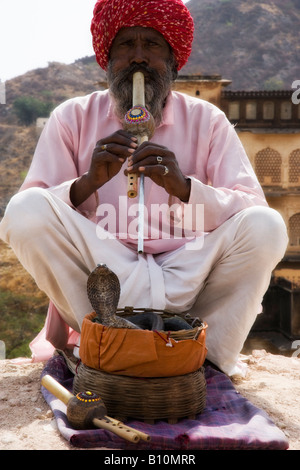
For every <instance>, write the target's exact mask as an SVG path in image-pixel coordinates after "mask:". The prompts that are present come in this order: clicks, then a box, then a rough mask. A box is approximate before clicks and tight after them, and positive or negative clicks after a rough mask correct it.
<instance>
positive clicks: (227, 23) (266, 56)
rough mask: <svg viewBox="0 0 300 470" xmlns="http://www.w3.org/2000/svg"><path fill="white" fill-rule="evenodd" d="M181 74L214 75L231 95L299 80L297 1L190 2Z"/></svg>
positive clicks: (299, 6)
mask: <svg viewBox="0 0 300 470" xmlns="http://www.w3.org/2000/svg"><path fill="white" fill-rule="evenodd" d="M187 6H188V8H189V9H190V11H191V13H192V15H193V17H194V19H195V24H196V31H195V40H194V44H193V52H192V56H191V58H190V61H189V63H188V65H187V66H186V67H185V68H184V69H183V71H184V72H185V73H195V72H197V73H202V74H211V73H219V74H221V75H222V76H223V78H227V79H230V80H232V81H233V83H232V86H231V89H233V90H262V89H265V88H267V89H270V88H284V89H290V88H291V84H292V82H293V81H294V80H296V79H299V78H300V43H299V28H300V0H284V1H283V0H262V1H258V0H248V1H247V2H245V1H244V0H201V1H199V0H190V1H189V2H188V3H187Z"/></svg>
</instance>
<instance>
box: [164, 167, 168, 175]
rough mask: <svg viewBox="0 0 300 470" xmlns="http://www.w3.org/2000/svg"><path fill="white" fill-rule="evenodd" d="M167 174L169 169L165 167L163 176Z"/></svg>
mask: <svg viewBox="0 0 300 470" xmlns="http://www.w3.org/2000/svg"><path fill="white" fill-rule="evenodd" d="M168 173H169V168H168V167H167V166H165V172H164V174H163V176H166V175H167V174H168Z"/></svg>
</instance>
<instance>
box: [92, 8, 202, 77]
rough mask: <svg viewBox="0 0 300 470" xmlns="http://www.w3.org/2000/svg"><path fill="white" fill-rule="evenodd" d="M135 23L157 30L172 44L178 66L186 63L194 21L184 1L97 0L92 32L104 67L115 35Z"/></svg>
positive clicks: (99, 60) (95, 49) (95, 47)
mask: <svg viewBox="0 0 300 470" xmlns="http://www.w3.org/2000/svg"><path fill="white" fill-rule="evenodd" d="M132 26H144V27H147V28H153V29H156V30H157V31H158V32H160V33H161V34H162V35H163V36H164V38H165V40H166V41H167V42H168V43H169V44H170V46H171V47H172V49H173V52H174V55H175V58H176V60H177V69H178V70H180V69H181V68H182V67H183V66H184V65H185V63H186V62H187V60H188V58H189V56H190V53H191V50H192V42H193V33H194V22H193V19H192V17H191V14H190V12H189V10H188V9H187V7H186V6H185V5H184V3H183V2H182V1H181V0H98V1H97V3H96V5H95V8H94V17H93V20H92V24H91V32H92V35H93V46H94V51H95V54H96V59H97V62H98V64H99V65H100V67H102V68H103V69H104V70H106V69H107V64H108V57H109V51H110V48H111V45H112V42H113V40H114V38H115V36H116V34H117V33H118V31H119V30H120V29H121V28H124V27H132Z"/></svg>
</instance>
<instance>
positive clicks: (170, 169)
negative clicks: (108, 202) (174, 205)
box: [125, 142, 191, 202]
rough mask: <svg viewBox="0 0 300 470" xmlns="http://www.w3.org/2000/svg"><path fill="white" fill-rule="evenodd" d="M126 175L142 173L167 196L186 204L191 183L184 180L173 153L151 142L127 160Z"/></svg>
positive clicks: (144, 144)
mask: <svg viewBox="0 0 300 470" xmlns="http://www.w3.org/2000/svg"><path fill="white" fill-rule="evenodd" d="M128 173H144V175H145V176H148V177H149V178H151V179H152V181H154V182H155V183H156V184H158V185H159V186H162V187H163V188H165V190H166V191H167V193H168V194H170V195H172V196H176V197H178V198H179V199H180V200H181V201H183V202H188V200H189V197H190V190H191V181H190V179H188V178H186V177H185V176H184V175H183V174H182V172H181V170H180V168H179V165H178V161H177V159H176V157H175V155H174V153H173V152H171V151H170V150H169V149H168V148H167V147H163V146H162V145H158V144H155V143H153V142H144V143H143V144H142V145H141V146H140V147H138V149H137V150H135V151H134V152H133V153H132V155H130V157H129V158H128V168H127V170H125V174H126V175H127V174H128Z"/></svg>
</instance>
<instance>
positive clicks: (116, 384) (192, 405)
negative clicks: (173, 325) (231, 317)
mask: <svg viewBox="0 0 300 470" xmlns="http://www.w3.org/2000/svg"><path fill="white" fill-rule="evenodd" d="M145 311H147V309H136V308H135V309H134V308H132V307H127V308H125V309H123V310H121V309H120V310H118V311H117V315H119V316H122V317H125V318H126V317H130V316H131V315H134V314H136V313H141V312H145ZM151 311H153V310H151ZM154 311H155V312H156V313H157V314H159V315H161V316H162V318H163V319H166V318H168V317H172V316H174V314H172V313H169V312H166V311H163V310H154ZM92 317H93V314H91V315H88V316H87V317H86V319H85V321H84V322H85V326H88V329H85V328H82V335H81V346H80V347H81V348H82V345H83V344H84V345H85V351H86V352H87V354H82V355H81V354H80V355H81V359H82V362H81V363H80V364H79V366H78V367H77V368H76V373H75V377H74V382H73V392H74V393H75V394H77V393H79V392H83V391H86V390H90V391H92V392H95V393H97V394H99V395H100V396H101V398H102V400H103V401H104V403H105V406H106V407H107V411H108V415H109V416H112V417H117V418H119V419H122V420H124V419H128V418H134V419H141V420H147V421H154V420H159V419H160V420H168V421H169V422H176V421H177V419H181V418H186V417H194V416H195V415H196V414H199V413H201V412H202V411H203V410H204V408H205V404H206V381H205V377H204V369H203V367H202V366H203V362H204V359H205V355H206V347H205V329H206V327H207V325H206V324H205V323H203V322H201V321H198V324H196V325H195V324H193V323H192V322H193V320H194V319H192V318H187V317H184V319H185V320H186V321H187V322H188V323H190V328H191V329H184V330H179V331H170V332H163V331H160V332H156V334H158V335H160V337H161V339H160V340H159V341H158V343H159V345H158V346H159V348H161V349H159V351H160V352H159V354H158V356H156V357H157V359H156V360H155V361H152V362H150V361H149V362H147V361H146V362H145V363H142V364H141V366H140V367H138V368H139V371H137V368H135V369H134V367H132V368H131V369H130V368H128V367H127V368H126V367H125V368H124V372H126V373H124V372H121V371H120V368H121V365H120V362H118V361H117V365H118V370H117V371H116V372H114V371H113V369H112V368H111V370H106V369H105V368H104V367H103V365H102V367H99V366H98V362H97V360H96V361H91V360H90V353H91V348H92V346H91V345H92V344H93V347H94V348H95V346H94V345H96V351H97V355H98V354H99V358H102V364H103V361H104V359H103V356H102V355H101V352H100V344H99V346H98V342H97V341H98V336H97V337H96V336H95V337H93V334H94V332H95V330H98V329H99V327H100V325H97V324H95V323H92V321H91V320H92ZM136 331H138V330H130V331H129V332H128V333H129V334H131V335H133V337H131V339H130V344H131V345H133V348H134V347H135V346H136V349H135V350H134V349H133V350H134V353H132V355H133V356H134V357H136V355H138V356H141V354H142V351H141V349H140V345H139V343H135V336H134V335H135V334H139V333H140V331H141V330H139V332H138V333H135V332H136ZM97 334H98V333H97ZM145 334H146V333H145ZM148 334H149V331H148ZM151 334H152V332H151ZM167 334H168V337H170V338H172V340H174V341H175V343H177V342H178V343H180V342H181V343H185V344H181V346H182V347H184V349H181V347H180V344H178V346H176V347H175V348H173V350H174V351H175V350H176V351H179V355H178V353H176V356H175V358H176V361H174V358H173V362H172V360H171V354H172V353H171V351H170V349H172V348H168V347H166V343H165V342H164V341H165V340H166V338H165V337H166V335H167ZM156 337H157V336H156ZM99 338H100V342H101V344H102V342H103V332H101V335H100V336H99ZM109 338H110V337H109ZM114 338H115V337H112V341H114V343H115V344H118V343H116V339H114ZM185 340H187V341H185ZM143 341H146V340H144V339H143ZM187 343H189V344H187ZM109 344H110V343H108V344H106V349H109V350H110V347H109ZM144 344H145V343H144ZM124 345H125V346H124ZM161 345H163V346H161ZM121 347H125V353H126V350H127V349H126V348H128V347H129V346H128V344H127V343H125V341H124V342H121V346H120V348H121ZM143 348H144V350H145V347H144V346H143ZM187 348H189V349H187ZM191 348H192V349H191ZM80 351H81V352H82V353H83V350H82V349H81V350H80ZM122 351H123V350H122V349H118V350H117V351H116V353H114V354H113V359H115V358H116V355H115V354H117V353H119V354H121V357H120V356H119V359H120V361H121V362H122V358H123V356H122V354H123V353H122ZM157 351H158V350H157ZM182 351H185V352H184V353H183V355H180V354H181V352H182ZM187 351H188V352H187ZM125 353H124V354H125ZM135 354H136V355H135ZM147 354H148V352H147ZM174 354H175V353H174ZM97 357H98V356H97ZM147 359H148V356H147ZM180 361H181V362H180ZM179 362H180V363H179ZM156 363H158V365H156ZM109 364H110V363H109ZM164 364H165V366H164ZM172 364H173V365H172ZM192 364H193V368H192ZM155 367H156V369H155ZM164 367H165V368H166V370H168V371H169V373H168V374H163V373H161V372H162V371H163V370H164ZM140 369H142V373H141V372H140ZM131 370H135V371H136V372H138V373H135V374H132V373H130V371H131ZM149 371H150V374H149ZM154 371H156V372H158V374H154V373H152V372H154ZM179 371H182V372H179ZM147 372H148V373H147Z"/></svg>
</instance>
